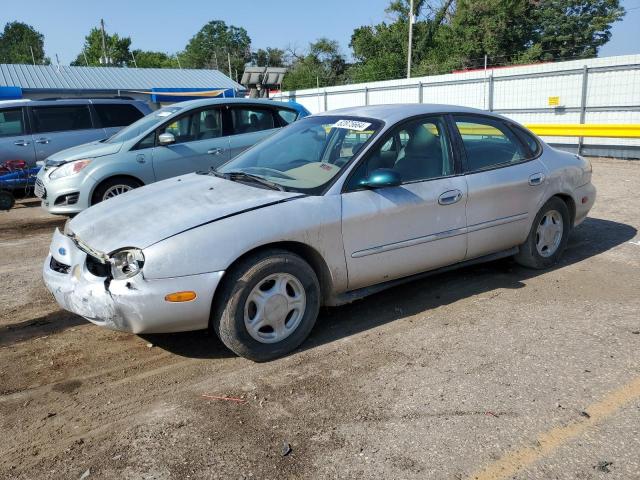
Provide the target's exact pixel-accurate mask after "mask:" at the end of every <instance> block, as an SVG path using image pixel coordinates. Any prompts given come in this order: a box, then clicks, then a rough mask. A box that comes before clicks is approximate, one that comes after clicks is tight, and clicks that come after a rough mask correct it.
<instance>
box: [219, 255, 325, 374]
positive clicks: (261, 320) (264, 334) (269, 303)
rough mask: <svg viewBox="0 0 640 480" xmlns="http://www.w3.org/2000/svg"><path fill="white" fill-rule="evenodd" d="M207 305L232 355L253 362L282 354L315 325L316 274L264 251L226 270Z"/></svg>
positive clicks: (317, 302)
mask: <svg viewBox="0 0 640 480" xmlns="http://www.w3.org/2000/svg"><path fill="white" fill-rule="evenodd" d="M220 288H221V289H220V291H219V292H218V294H216V301H215V302H214V305H213V308H212V319H211V322H212V326H213V328H214V330H215V332H216V334H217V335H218V337H220V340H222V342H223V343H224V344H225V345H226V346H227V347H228V348H229V349H230V350H232V351H233V352H235V353H236V354H238V355H240V356H242V357H245V358H248V359H250V360H253V361H256V362H264V361H267V360H272V359H274V358H278V357H281V356H283V355H286V354H287V353H289V352H290V351H292V350H293V349H295V348H296V347H297V346H299V345H300V344H301V343H302V342H303V341H304V340H305V338H307V336H308V335H309V332H310V331H311V329H312V328H313V325H314V324H315V321H316V318H317V316H318V310H319V308H320V285H319V283H318V278H317V276H316V274H315V272H314V271H313V269H312V268H311V267H310V266H309V264H308V263H307V262H305V261H304V260H303V259H302V258H301V257H299V256H298V255H296V254H294V253H291V252H287V251H284V250H267V251H264V252H261V253H259V254H257V255H253V256H251V257H249V258H247V259H245V260H243V261H242V262H241V263H240V264H239V265H237V266H236V267H235V268H233V269H232V270H231V271H230V272H228V274H227V276H226V278H225V280H224V281H223V284H222V285H221V287H220Z"/></svg>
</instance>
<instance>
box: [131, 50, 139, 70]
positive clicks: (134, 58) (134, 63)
mask: <svg viewBox="0 0 640 480" xmlns="http://www.w3.org/2000/svg"><path fill="white" fill-rule="evenodd" d="M131 58H133V65H134V66H135V67H136V68H138V62H136V57H135V55H134V54H133V52H131Z"/></svg>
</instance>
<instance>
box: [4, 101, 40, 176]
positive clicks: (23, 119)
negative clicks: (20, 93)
mask: <svg viewBox="0 0 640 480" xmlns="http://www.w3.org/2000/svg"><path fill="white" fill-rule="evenodd" d="M7 160H24V161H25V162H27V165H29V166H30V167H33V166H35V163H36V157H35V148H34V146H33V142H32V140H31V135H30V134H29V128H28V123H27V116H26V112H25V109H24V108H23V107H8V108H0V163H4V162H6V161H7Z"/></svg>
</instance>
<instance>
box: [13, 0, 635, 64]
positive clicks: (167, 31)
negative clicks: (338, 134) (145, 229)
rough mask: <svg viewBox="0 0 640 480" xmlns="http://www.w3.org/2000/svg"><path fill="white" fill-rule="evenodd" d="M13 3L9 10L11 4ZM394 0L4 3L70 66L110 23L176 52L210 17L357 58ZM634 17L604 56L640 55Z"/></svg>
mask: <svg viewBox="0 0 640 480" xmlns="http://www.w3.org/2000/svg"><path fill="white" fill-rule="evenodd" d="M2 4H4V5H5V6H6V5H11V6H10V7H9V8H3V5H2ZM388 4H389V0H322V1H309V0H269V1H261V2H258V1H256V0H242V1H240V0H235V1H220V0H208V1H207V0H183V1H182V2H178V1H175V0H174V1H172V2H168V1H166V0H153V1H152V0H101V1H96V0H85V1H78V0H75V1H72V0H22V1H20V2H15V1H14V0H0V28H1V27H2V26H3V25H4V24H5V23H6V22H8V21H13V20H19V21H22V22H25V23H29V24H30V25H32V26H34V27H35V28H36V29H37V30H38V31H40V32H41V33H43V34H44V36H45V50H46V54H47V55H48V56H49V57H50V58H51V60H52V62H53V63H55V61H56V60H55V55H56V54H58V57H59V59H60V63H61V64H63V65H64V64H69V63H70V62H71V61H73V60H74V59H75V58H76V55H77V54H78V53H80V50H81V47H82V44H83V42H84V36H85V35H86V34H87V33H89V30H90V29H91V28H92V27H93V26H98V24H99V22H100V18H104V21H105V24H106V29H107V32H108V33H118V34H119V35H121V36H129V37H131V39H132V49H138V48H139V49H142V50H159V51H165V52H168V53H175V52H178V51H180V50H182V49H183V48H184V47H185V45H186V44H187V42H188V41H189V39H190V38H191V37H192V36H193V35H194V34H195V33H196V32H197V31H198V30H199V29H200V28H201V27H202V26H203V25H204V24H205V23H206V22H207V21H209V20H213V19H220V20H224V21H225V22H226V23H227V24H232V25H236V26H242V27H244V28H245V29H246V30H247V32H248V33H249V36H250V37H251V40H252V47H253V48H254V49H255V48H264V47H279V48H287V47H290V46H291V47H295V48H297V49H298V50H303V49H304V48H306V47H307V45H308V44H309V42H312V41H314V40H316V39H317V38H319V37H323V36H324V37H328V38H330V39H335V40H338V42H340V45H341V47H342V51H343V53H344V54H345V55H347V56H349V41H350V38H351V33H352V32H353V30H354V28H356V27H358V26H361V25H373V24H376V23H380V22H381V21H383V20H385V19H387V18H388V15H387V14H386V13H385V11H384V9H385V7H386V6H387V5H388ZM622 4H623V5H624V6H625V8H627V10H628V11H627V15H626V16H625V18H624V20H623V21H622V22H618V23H616V24H615V25H614V27H613V29H612V32H613V36H612V38H611V41H610V42H609V43H608V44H606V45H605V46H604V47H603V48H602V49H601V51H600V56H611V55H625V54H631V53H640V41H638V29H639V27H640V0H622Z"/></svg>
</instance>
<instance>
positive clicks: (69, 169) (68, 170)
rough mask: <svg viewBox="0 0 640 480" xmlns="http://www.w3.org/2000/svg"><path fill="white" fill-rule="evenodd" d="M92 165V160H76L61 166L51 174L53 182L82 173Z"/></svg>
mask: <svg viewBox="0 0 640 480" xmlns="http://www.w3.org/2000/svg"><path fill="white" fill-rule="evenodd" d="M90 163H91V159H90V158H87V159H85V160H75V161H73V162H69V163H65V164H64V165H61V166H59V167H58V168H56V169H55V170H53V171H52V172H51V173H50V174H49V178H50V179H51V180H56V179H58V178H62V177H68V176H70V175H75V174H76V173H80V171H81V170H82V169H83V168H85V167H86V166H87V165H89V164H90Z"/></svg>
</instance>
